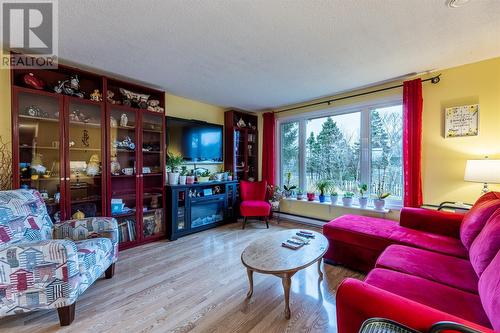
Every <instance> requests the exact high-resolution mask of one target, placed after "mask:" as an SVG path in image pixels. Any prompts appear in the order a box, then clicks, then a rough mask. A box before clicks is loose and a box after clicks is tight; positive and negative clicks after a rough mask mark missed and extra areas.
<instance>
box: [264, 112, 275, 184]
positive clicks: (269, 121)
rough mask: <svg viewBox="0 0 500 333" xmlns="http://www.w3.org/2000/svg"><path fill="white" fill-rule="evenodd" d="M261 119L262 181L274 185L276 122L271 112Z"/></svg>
mask: <svg viewBox="0 0 500 333" xmlns="http://www.w3.org/2000/svg"><path fill="white" fill-rule="evenodd" d="M263 118H264V129H263V140H262V180H265V181H267V183H268V184H270V185H274V184H275V182H274V176H275V174H274V171H275V163H276V161H275V157H276V156H275V135H276V128H275V127H276V122H275V120H274V113H272V112H267V113H264V115H263Z"/></svg>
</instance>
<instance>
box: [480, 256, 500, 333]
mask: <svg viewBox="0 0 500 333" xmlns="http://www.w3.org/2000/svg"><path fill="white" fill-rule="evenodd" d="M499 272H500V252H498V253H497V254H496V256H495V258H493V260H492V261H491V263H490V264H489V265H488V267H486V269H485V270H484V272H483V274H482V275H481V277H480V278H479V296H480V297H481V303H482V304H483V308H484V311H485V312H486V314H487V315H488V318H490V321H491V324H492V325H493V328H494V329H495V330H497V331H500V274H499Z"/></svg>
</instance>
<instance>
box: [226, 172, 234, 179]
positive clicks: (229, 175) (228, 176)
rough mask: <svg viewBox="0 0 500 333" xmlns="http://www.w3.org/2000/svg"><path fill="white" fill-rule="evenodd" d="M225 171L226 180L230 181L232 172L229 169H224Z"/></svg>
mask: <svg viewBox="0 0 500 333" xmlns="http://www.w3.org/2000/svg"><path fill="white" fill-rule="evenodd" d="M226 172H227V180H229V181H231V180H233V173H232V172H231V171H226Z"/></svg>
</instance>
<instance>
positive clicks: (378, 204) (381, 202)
mask: <svg viewBox="0 0 500 333" xmlns="http://www.w3.org/2000/svg"><path fill="white" fill-rule="evenodd" d="M390 195H391V193H389V192H383V191H379V192H377V193H376V197H375V199H373V205H374V206H375V209H376V210H383V209H384V207H385V199H386V198H388V197H389V196H390Z"/></svg>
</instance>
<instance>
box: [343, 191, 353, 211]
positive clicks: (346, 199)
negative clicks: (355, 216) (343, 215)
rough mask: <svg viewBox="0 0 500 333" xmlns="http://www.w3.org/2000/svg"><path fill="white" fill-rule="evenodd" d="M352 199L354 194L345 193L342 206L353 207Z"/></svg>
mask: <svg viewBox="0 0 500 333" xmlns="http://www.w3.org/2000/svg"><path fill="white" fill-rule="evenodd" d="M352 198H354V192H350V191H346V192H344V195H343V196H342V204H343V205H344V206H347V207H350V206H352Z"/></svg>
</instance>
